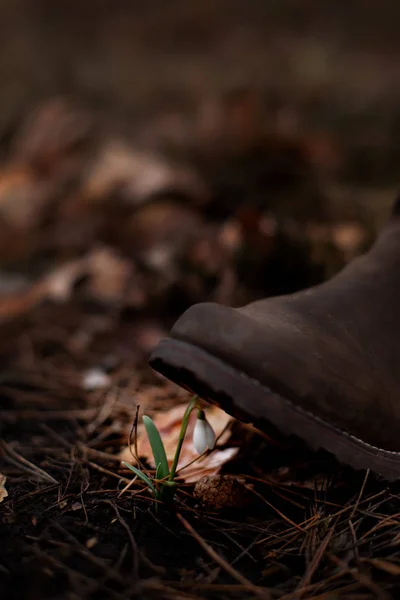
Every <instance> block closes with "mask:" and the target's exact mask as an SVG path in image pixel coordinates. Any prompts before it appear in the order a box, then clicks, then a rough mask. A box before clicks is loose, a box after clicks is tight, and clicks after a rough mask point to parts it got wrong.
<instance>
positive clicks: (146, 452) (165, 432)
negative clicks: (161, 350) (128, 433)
mask: <svg viewBox="0 0 400 600" xmlns="http://www.w3.org/2000/svg"><path fill="white" fill-rule="evenodd" d="M186 406H187V405H186V404H180V405H179V406H174V407H173V408H171V409H170V410H167V411H162V412H161V411H160V412H159V413H157V415H156V416H155V417H154V419H153V420H154V423H155V424H156V426H157V429H158V430H159V432H160V435H161V438H162V440H163V443H164V447H165V452H166V455H167V459H168V462H169V464H171V463H172V460H173V458H174V455H175V449H176V446H177V443H178V437H179V432H180V429H181V424H182V418H183V415H184V412H185V410H186ZM194 413H195V411H193V413H192V415H191V418H190V421H189V425H188V428H187V432H186V436H185V441H184V443H183V446H182V451H181V455H180V459H179V463H178V471H179V470H180V469H182V472H180V473H179V477H181V478H182V479H183V480H184V481H185V482H186V483H194V482H195V481H197V480H198V479H199V478H200V477H203V476H204V475H216V474H217V473H219V471H220V469H221V467H222V466H223V465H224V464H225V463H227V462H228V461H229V460H232V458H233V457H234V456H236V454H237V453H238V451H239V448H223V449H222V448H221V446H223V445H225V444H226V443H227V441H228V440H229V438H230V436H231V431H230V429H229V427H228V425H229V423H230V422H231V421H232V420H233V419H232V417H230V416H229V415H227V414H226V413H225V412H224V411H223V410H221V409H220V408H218V407H217V406H211V407H209V408H207V409H206V416H207V419H208V421H209V422H210V424H211V426H212V428H213V429H214V431H215V434H216V437H217V438H219V439H218V440H217V446H216V448H215V449H214V450H213V452H211V453H210V454H208V455H205V456H202V457H201V458H199V455H198V453H197V452H196V450H195V448H194V447H193V444H192V437H193V430H194V425H195V422H196V416H195V414H194ZM221 434H222V435H221ZM219 436H220V437H219ZM137 442H138V452H139V458H142V459H144V460H146V462H147V463H148V464H149V466H150V467H151V468H153V469H155V467H156V465H155V464H154V460H153V454H152V451H151V447H150V443H149V441H148V438H147V435H146V432H145V428H144V426H143V425H139V427H138V439H137ZM133 452H134V450H133V448H131V447H127V448H125V449H124V450H123V452H122V454H121V460H125V461H127V462H132V460H134V459H133V455H132V453H133ZM195 459H198V460H195ZM192 461H195V462H194V463H193V464H190V465H189V463H191V462H192ZM186 465H188V466H186Z"/></svg>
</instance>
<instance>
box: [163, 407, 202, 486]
mask: <svg viewBox="0 0 400 600" xmlns="http://www.w3.org/2000/svg"><path fill="white" fill-rule="evenodd" d="M198 398H199V397H198V396H197V395H196V396H193V398H192V399H191V401H190V402H189V405H188V407H187V409H186V410H185V414H184V415H183V419H182V425H181V430H180V432H179V439H178V445H177V446H176V450H175V456H174V460H173V463H172V466H171V470H170V472H169V477H168V481H173V480H174V479H175V473H176V469H177V466H178V461H179V457H180V455H181V450H182V444H183V440H184V439H185V435H186V430H187V427H188V424H189V417H190V413H191V412H192V410H193V409H194V408H196V407H197V408H199V407H198V406H197V400H198Z"/></svg>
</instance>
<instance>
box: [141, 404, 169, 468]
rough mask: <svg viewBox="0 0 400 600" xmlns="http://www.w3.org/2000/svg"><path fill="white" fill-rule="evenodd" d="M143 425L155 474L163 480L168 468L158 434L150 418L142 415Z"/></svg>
mask: <svg viewBox="0 0 400 600" xmlns="http://www.w3.org/2000/svg"><path fill="white" fill-rule="evenodd" d="M143 423H144V426H145V427H146V433H147V437H148V438H149V442H150V445H151V450H152V452H153V456H154V463H155V464H156V466H157V474H158V476H159V477H160V479H165V478H166V477H168V475H169V467H168V461H167V455H166V454H165V448H164V444H163V443H162V439H161V436H160V433H159V431H158V429H157V427H156V426H155V424H154V421H153V419H150V417H148V416H146V415H144V417H143Z"/></svg>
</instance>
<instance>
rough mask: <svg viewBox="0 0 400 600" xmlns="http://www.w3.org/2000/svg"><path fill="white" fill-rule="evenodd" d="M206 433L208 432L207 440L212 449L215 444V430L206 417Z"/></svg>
mask: <svg viewBox="0 0 400 600" xmlns="http://www.w3.org/2000/svg"><path fill="white" fill-rule="evenodd" d="M204 427H205V434H206V442H207V446H208V448H209V450H212V449H213V448H214V446H215V431H214V429H213V428H212V427H211V425H210V423H209V422H208V421H207V419H205V421H204Z"/></svg>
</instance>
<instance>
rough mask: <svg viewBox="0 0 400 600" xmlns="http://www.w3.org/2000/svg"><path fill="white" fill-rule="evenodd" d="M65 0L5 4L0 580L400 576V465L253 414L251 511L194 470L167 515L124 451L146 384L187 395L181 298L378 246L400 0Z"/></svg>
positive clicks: (338, 585) (372, 588) (214, 591)
mask: <svg viewBox="0 0 400 600" xmlns="http://www.w3.org/2000/svg"><path fill="white" fill-rule="evenodd" d="M70 4H71V3H70V2H69V3H67V2H59V3H57V4H55V3H53V2H48V1H44V0H41V1H40V2H37V3H35V5H34V7H33V3H32V4H31V3H29V2H22V1H21V0H19V1H17V2H2V3H1V5H0V6H1V8H2V11H3V13H2V14H3V20H2V21H1V24H0V27H1V36H0V39H1V41H0V50H1V52H0V81H1V84H2V94H1V98H0V108H1V111H0V112H1V117H0V142H1V156H2V165H1V170H0V416H1V419H0V434H1V438H2V440H3V441H2V457H1V459H0V473H2V474H3V475H5V476H6V477H7V480H6V484H5V485H6V489H7V491H8V497H5V498H4V500H3V502H2V503H1V504H0V522H1V527H0V542H1V548H2V552H1V555H0V590H1V592H2V595H0V597H4V598H9V599H13V598H27V599H32V600H33V599H35V600H36V599H37V600H39V599H42V598H43V599H50V598H51V599H54V600H55V599H63V600H64V599H73V598H79V599H81V598H82V599H88V600H89V599H92V598H104V599H108V598H110V599H114V598H118V599H127V598H153V597H154V598H156V597H157V598H158V599H161V598H174V599H178V598H182V599H183V598H185V599H186V598H187V599H190V598H192V599H194V598H253V597H254V598H257V597H262V598H286V599H288V600H289V599H293V600H294V599H297V598H301V599H307V600H311V599H315V600H316V599H317V598H318V599H321V600H322V599H324V600H328V599H329V600H333V599H336V598H344V599H346V600H352V599H354V600H356V599H357V600H361V599H369V598H380V599H381V598H382V599H386V598H396V597H398V594H399V593H400V585H399V575H400V554H399V550H398V548H399V541H400V523H399V520H398V513H399V509H398V507H399V497H398V494H399V491H400V488H399V485H398V484H391V485H387V484H386V483H385V482H383V481H379V480H378V479H377V478H376V477H374V476H373V475H372V474H367V475H366V474H365V473H354V472H352V471H351V470H349V469H346V468H343V467H341V466H339V465H337V464H336V462H335V461H334V459H333V458H331V457H329V456H327V455H325V454H323V453H319V454H315V453H311V452H309V451H308V450H307V449H306V448H304V447H302V446H299V444H298V443H297V442H293V441H291V440H285V439H280V438H279V439H278V438H277V439H275V440H271V439H268V438H266V437H265V436H263V435H262V434H260V433H257V432H256V431H254V430H249V429H248V428H246V427H243V426H240V425H239V424H234V425H233V432H232V438H231V442H230V444H231V445H232V444H233V446H236V447H239V452H238V454H237V456H236V458H235V459H234V460H233V461H231V462H229V463H227V464H226V465H224V467H223V471H222V472H223V473H227V474H231V475H235V476H236V475H241V476H242V477H243V478H244V479H245V481H246V485H251V486H253V487H252V488H251V489H252V491H251V492H250V497H249V498H248V503H247V505H246V508H245V509H243V508H240V509H239V508H238V509H235V508H233V509H232V508H231V509H229V510H222V511H216V510H213V509H212V508H204V507H201V506H199V505H198V500H196V499H195V498H194V497H193V485H185V486H182V487H181V489H180V492H179V493H178V497H177V501H176V504H175V505H174V506H172V507H170V508H163V509H162V510H160V511H159V512H155V510H154V503H153V502H152V499H151V497H150V496H149V495H148V494H147V492H146V491H145V490H144V488H143V486H141V484H139V483H137V484H135V485H134V486H132V487H131V488H130V489H128V490H127V491H124V492H123V493H121V492H122V489H123V488H124V487H125V485H126V483H127V482H128V481H129V480H130V475H129V473H128V472H127V471H126V470H125V469H123V468H122V467H121V465H120V462H119V459H118V453H119V452H120V451H121V450H122V449H123V448H124V447H125V446H126V444H127V442H128V439H129V434H130V430H131V428H132V424H133V422H134V419H135V414H136V408H137V406H138V405H140V410H141V412H143V411H144V410H146V411H148V412H152V413H153V414H159V415H160V414H164V413H165V414H168V413H167V411H168V410H169V408H171V407H172V406H175V405H176V404H177V403H180V402H182V401H183V400H186V399H187V396H186V394H185V392H183V391H182V390H178V389H177V388H176V387H175V386H173V385H172V384H169V383H168V382H166V381H165V380H164V379H162V378H160V377H158V376H156V375H155V374H154V373H153V372H151V370H150V369H149V368H148V366H147V356H148V353H149V351H150V349H151V348H152V347H153V346H154V344H155V343H156V342H157V340H158V339H159V338H160V337H161V336H162V335H164V334H165V332H166V331H167V330H168V328H169V327H170V325H171V324H172V323H173V321H174V320H175V318H176V317H177V316H178V315H179V314H180V313H181V312H182V311H183V310H184V309H185V308H186V307H188V306H190V305H191V304H192V303H194V302H199V301H205V300H214V301H218V302H222V303H226V304H231V305H239V304H241V303H244V302H247V301H249V300H251V299H254V298H258V297H261V296H265V295H273V294H279V293H286V292H291V291H294V290H296V289H300V288H302V287H305V286H308V285H312V284H314V283H317V282H319V281H321V280H323V279H325V278H327V277H329V276H330V275H331V274H333V273H334V272H336V271H337V270H338V269H339V268H340V267H341V266H343V265H344V264H345V263H346V262H347V261H349V260H350V259H351V258H352V257H353V256H355V255H356V254H358V253H359V252H361V251H362V250H363V249H364V248H366V247H367V246H368V245H369V244H370V243H371V241H372V239H373V237H374V235H375V234H376V232H377V230H378V229H379V227H380V225H381V223H382V222H383V220H384V219H385V218H386V216H387V213H388V210H389V207H390V204H391V202H392V200H393V198H394V195H395V193H396V189H397V186H398V184H399V180H400V177H399V175H398V167H397V165H398V157H399V144H398V140H397V132H398V130H399V126H398V123H399V116H400V113H399V111H398V101H399V98H398V96H399V95H400V92H399V90H398V89H397V87H396V86H395V85H394V83H393V82H394V81H395V80H396V77H397V75H398V70H399V64H400V63H399V62H398V60H397V56H398V47H399V42H398V26H397V23H398V20H397V21H396V19H397V17H398V13H399V6H398V4H397V3H396V2H394V1H393V2H389V1H385V2H381V3H380V6H379V11H377V8H376V4H375V3H373V2H367V1H364V2H362V3H361V2H354V3H352V6H351V7H348V6H347V4H348V3H344V2H343V3H342V2H337V3H335V5H331V4H328V3H324V2H322V3H320V5H319V8H318V10H316V5H315V4H314V3H311V2H304V3H301V4H300V3H297V2H291V3H288V5H287V6H286V8H283V3H280V2H271V3H268V6H267V3H264V2H254V3H253V4H252V5H251V8H249V5H247V3H246V5H245V3H241V2H236V1H235V2H225V1H224V0H219V1H218V2H213V3H201V4H200V3H197V2H193V3H192V4H190V3H187V2H176V3H175V4H174V5H173V8H171V10H168V11H166V10H165V9H163V7H164V3H160V2H154V3H148V4H146V5H144V4H143V5H142V6H139V3H138V4H137V5H136V6H134V7H132V6H133V5H132V4H130V3H125V2H118V3H116V5H115V4H114V3H108V2H99V3H95V2H87V3H86V4H85V8H84V9H83V8H79V9H78V8H77V6H76V7H75V8H73V7H71V6H70ZM197 4H199V5H197ZM151 5H152V6H151ZM33 109H34V110H33ZM92 367H99V368H100V369H101V370H102V371H103V373H105V374H107V376H108V378H109V379H108V385H107V387H106V388H104V389H98V390H95V391H88V390H85V389H84V386H83V383H82V382H83V377H84V375H85V373H86V372H87V370H88V369H90V368H92Z"/></svg>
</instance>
